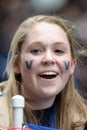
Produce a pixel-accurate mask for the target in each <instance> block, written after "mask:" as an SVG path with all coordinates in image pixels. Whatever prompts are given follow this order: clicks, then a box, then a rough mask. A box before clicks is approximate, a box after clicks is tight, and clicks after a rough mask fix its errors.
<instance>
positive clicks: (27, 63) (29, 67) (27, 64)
mask: <svg viewBox="0 0 87 130" xmlns="http://www.w3.org/2000/svg"><path fill="white" fill-rule="evenodd" d="M25 65H26V68H27V69H29V70H30V69H32V65H33V60H29V61H25Z"/></svg>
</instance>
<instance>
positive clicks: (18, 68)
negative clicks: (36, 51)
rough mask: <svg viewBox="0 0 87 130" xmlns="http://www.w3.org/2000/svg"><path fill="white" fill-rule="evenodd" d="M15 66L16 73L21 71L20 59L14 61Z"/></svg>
mask: <svg viewBox="0 0 87 130" xmlns="http://www.w3.org/2000/svg"><path fill="white" fill-rule="evenodd" d="M13 66H14V72H15V73H16V74H18V73H20V63H19V61H18V60H17V61H14V64H13Z"/></svg>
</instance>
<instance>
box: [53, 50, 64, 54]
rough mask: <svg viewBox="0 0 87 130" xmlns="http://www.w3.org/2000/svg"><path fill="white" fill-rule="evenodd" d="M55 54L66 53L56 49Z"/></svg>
mask: <svg viewBox="0 0 87 130" xmlns="http://www.w3.org/2000/svg"><path fill="white" fill-rule="evenodd" d="M54 52H55V53H56V54H63V53H64V51H63V50H60V49H56V50H55V51H54Z"/></svg>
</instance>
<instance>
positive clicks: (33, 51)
mask: <svg viewBox="0 0 87 130" xmlns="http://www.w3.org/2000/svg"><path fill="white" fill-rule="evenodd" d="M30 52H31V53H32V54H35V55H38V54H40V53H41V52H43V50H41V49H33V50H31V51H30ZM54 52H55V53H56V54H60V55H61V54H63V53H65V52H64V51H63V50H59V49H56V50H54Z"/></svg>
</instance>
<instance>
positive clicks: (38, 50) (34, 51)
mask: <svg viewBox="0 0 87 130" xmlns="http://www.w3.org/2000/svg"><path fill="white" fill-rule="evenodd" d="M30 52H31V53H33V54H37V53H40V52H42V51H41V50H40V49H33V50H31V51H30Z"/></svg>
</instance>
